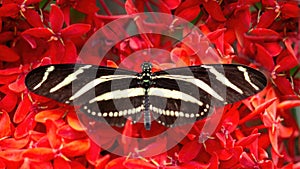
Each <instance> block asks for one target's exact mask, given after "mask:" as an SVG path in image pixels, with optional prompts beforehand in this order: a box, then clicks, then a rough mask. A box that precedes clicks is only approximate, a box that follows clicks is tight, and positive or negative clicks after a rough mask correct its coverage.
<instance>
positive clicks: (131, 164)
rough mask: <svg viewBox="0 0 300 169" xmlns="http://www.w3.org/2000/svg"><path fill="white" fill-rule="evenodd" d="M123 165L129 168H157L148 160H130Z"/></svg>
mask: <svg viewBox="0 0 300 169" xmlns="http://www.w3.org/2000/svg"><path fill="white" fill-rule="evenodd" d="M123 165H124V166H125V167H127V168H143V169H156V168H157V166H155V165H153V164H151V163H149V162H148V161H146V160H142V159H138V158H135V159H128V160H125V161H124V163H123Z"/></svg>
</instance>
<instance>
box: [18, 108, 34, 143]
mask: <svg viewBox="0 0 300 169" xmlns="http://www.w3.org/2000/svg"><path fill="white" fill-rule="evenodd" d="M35 125H36V122H35V120H34V113H33V112H31V113H29V114H28V115H27V117H26V118H25V119H24V120H23V121H22V122H21V123H20V124H19V125H18V126H17V127H16V129H15V133H14V136H15V138H22V137H25V136H27V135H28V134H29V132H30V131H31V130H33V128H34V127H35Z"/></svg>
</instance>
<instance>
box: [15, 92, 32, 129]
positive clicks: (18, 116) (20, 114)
mask: <svg viewBox="0 0 300 169" xmlns="http://www.w3.org/2000/svg"><path fill="white" fill-rule="evenodd" d="M30 108H31V101H30V99H29V97H28V95H27V94H25V95H24V97H23V100H22V101H21V102H20V103H19V105H18V107H17V110H16V112H15V114H14V119H13V121H14V122H15V123H20V122H21V121H23V120H24V119H25V117H26V116H27V114H28V113H29V111H30Z"/></svg>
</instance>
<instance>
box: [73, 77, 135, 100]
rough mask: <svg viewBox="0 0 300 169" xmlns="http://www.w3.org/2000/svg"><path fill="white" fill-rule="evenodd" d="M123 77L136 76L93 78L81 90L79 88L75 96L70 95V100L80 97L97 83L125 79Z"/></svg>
mask: <svg viewBox="0 0 300 169" xmlns="http://www.w3.org/2000/svg"><path fill="white" fill-rule="evenodd" d="M123 78H135V76H132V75H108V76H101V77H99V78H97V79H94V80H92V81H91V82H89V83H87V84H86V85H84V86H83V87H82V88H81V89H80V90H78V91H77V92H76V93H75V94H74V95H73V96H71V97H70V100H74V99H76V98H78V97H80V96H81V95H83V94H84V93H86V92H87V91H89V90H91V89H93V88H94V87H96V86H97V85H99V84H101V83H104V82H107V81H111V80H117V79H123Z"/></svg>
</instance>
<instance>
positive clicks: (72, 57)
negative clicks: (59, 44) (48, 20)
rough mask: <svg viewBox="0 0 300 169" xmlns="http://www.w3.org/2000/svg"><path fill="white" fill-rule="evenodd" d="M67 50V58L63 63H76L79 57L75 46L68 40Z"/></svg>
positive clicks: (64, 58)
mask: <svg viewBox="0 0 300 169" xmlns="http://www.w3.org/2000/svg"><path fill="white" fill-rule="evenodd" d="M65 48H66V50H65V56H64V57H63V59H62V61H61V63H76V60H77V56H78V55H77V49H76V46H75V44H74V43H73V42H72V41H70V40H68V41H66V42H65Z"/></svg>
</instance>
